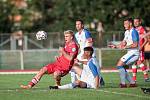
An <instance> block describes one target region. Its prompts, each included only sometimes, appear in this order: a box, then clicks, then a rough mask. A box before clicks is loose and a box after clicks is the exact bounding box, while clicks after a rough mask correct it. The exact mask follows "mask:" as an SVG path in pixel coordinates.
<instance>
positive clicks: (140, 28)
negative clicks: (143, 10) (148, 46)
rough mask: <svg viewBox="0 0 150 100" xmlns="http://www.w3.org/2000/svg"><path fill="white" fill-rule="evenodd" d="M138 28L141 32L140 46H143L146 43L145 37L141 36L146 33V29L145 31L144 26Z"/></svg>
mask: <svg viewBox="0 0 150 100" xmlns="http://www.w3.org/2000/svg"><path fill="white" fill-rule="evenodd" d="M136 30H137V31H138V33H139V38H140V41H139V43H140V46H141V45H142V44H143V43H144V38H141V37H142V36H143V35H144V34H145V33H146V31H145V29H144V27H143V26H139V27H137V28H136Z"/></svg>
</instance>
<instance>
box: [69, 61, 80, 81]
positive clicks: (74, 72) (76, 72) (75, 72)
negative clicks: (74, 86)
mask: <svg viewBox="0 0 150 100" xmlns="http://www.w3.org/2000/svg"><path fill="white" fill-rule="evenodd" d="M81 73H82V68H80V65H79V64H77V63H76V64H74V65H73V67H72V69H71V71H70V74H71V82H72V83H74V82H75V81H76V80H79V79H80V75H81Z"/></svg>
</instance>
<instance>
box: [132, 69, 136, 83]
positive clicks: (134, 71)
mask: <svg viewBox="0 0 150 100" xmlns="http://www.w3.org/2000/svg"><path fill="white" fill-rule="evenodd" d="M136 73H137V69H136V68H132V75H133V77H132V79H133V80H134V81H136Z"/></svg>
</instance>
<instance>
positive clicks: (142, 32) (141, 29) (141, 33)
mask: <svg viewBox="0 0 150 100" xmlns="http://www.w3.org/2000/svg"><path fill="white" fill-rule="evenodd" d="M141 23H142V21H141V18H135V19H134V26H135V28H136V30H137V31H138V33H139V38H140V40H139V45H140V48H139V50H140V57H139V59H138V61H137V64H136V65H133V66H132V73H133V80H134V81H136V73H137V66H138V67H140V68H141V70H142V71H143V74H144V79H145V82H148V81H150V80H149V77H148V73H147V70H146V69H147V67H146V66H145V65H144V63H143V62H144V45H145V44H146V42H147V40H146V38H142V37H143V36H144V35H145V34H146V31H145V29H144V27H143V26H142V25H141Z"/></svg>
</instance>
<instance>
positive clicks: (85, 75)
mask: <svg viewBox="0 0 150 100" xmlns="http://www.w3.org/2000/svg"><path fill="white" fill-rule="evenodd" d="M93 51H94V50H93V48H92V47H85V48H84V54H83V58H84V59H87V61H84V63H86V64H84V67H83V69H81V67H79V66H73V67H75V68H76V69H77V70H76V73H77V74H78V75H79V76H80V77H81V78H80V79H79V80H76V81H74V82H73V83H69V84H66V85H62V86H49V88H50V89H72V88H76V87H79V88H94V89H98V88H99V87H100V74H99V69H98V66H97V64H96V62H95V60H94V59H93V57H92V54H93Z"/></svg>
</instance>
